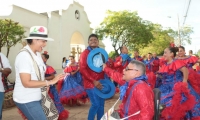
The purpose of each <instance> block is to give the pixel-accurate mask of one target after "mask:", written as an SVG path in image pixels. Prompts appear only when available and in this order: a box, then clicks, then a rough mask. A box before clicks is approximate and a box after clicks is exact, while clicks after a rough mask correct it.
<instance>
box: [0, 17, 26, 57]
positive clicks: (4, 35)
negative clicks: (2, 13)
mask: <svg viewBox="0 0 200 120" xmlns="http://www.w3.org/2000/svg"><path fill="white" fill-rule="evenodd" d="M24 33H25V30H24V28H23V27H22V26H21V25H19V23H18V22H14V21H12V20H8V19H5V20H3V19H0V52H1V48H2V47H6V48H7V54H6V56H7V57H8V55H9V52H10V48H11V47H12V46H15V45H16V44H17V43H19V42H21V41H22V39H23V38H24V37H25V36H24Z"/></svg>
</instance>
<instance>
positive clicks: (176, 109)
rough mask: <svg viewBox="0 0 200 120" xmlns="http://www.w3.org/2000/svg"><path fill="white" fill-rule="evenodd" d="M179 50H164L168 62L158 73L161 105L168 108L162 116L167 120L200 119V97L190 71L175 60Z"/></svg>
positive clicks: (171, 48)
mask: <svg viewBox="0 0 200 120" xmlns="http://www.w3.org/2000/svg"><path fill="white" fill-rule="evenodd" d="M177 51H178V49H177V48H174V47H169V48H166V49H165V50H164V55H163V58H164V60H165V61H166V62H165V64H163V65H162V66H161V68H160V70H159V71H158V76H157V81H158V84H157V87H158V88H159V89H160V91H161V104H165V105H166V108H165V109H164V110H163V111H162V113H161V116H162V117H163V118H165V119H172V120H180V119H200V111H199V108H200V104H199V101H198V100H199V99H200V97H199V95H198V94H197V93H196V92H195V91H194V89H193V88H192V87H191V85H190V83H189V82H188V81H187V80H188V69H187V68H186V67H185V63H184V62H182V61H181V60H175V59H174V58H175V57H176V52H177Z"/></svg>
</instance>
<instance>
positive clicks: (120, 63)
mask: <svg viewBox="0 0 200 120" xmlns="http://www.w3.org/2000/svg"><path fill="white" fill-rule="evenodd" d="M130 61H131V57H130V56H129V55H128V54H123V53H121V54H120V56H118V57H117V58H116V59H115V62H114V67H113V69H115V70H116V71H118V72H119V73H121V74H122V73H123V70H124V69H125V68H126V66H127V65H128V64H129V62H130ZM114 84H115V86H117V83H116V82H115V81H114ZM118 92H119V89H118V88H116V93H118Z"/></svg>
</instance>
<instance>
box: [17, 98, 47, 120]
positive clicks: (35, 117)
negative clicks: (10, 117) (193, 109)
mask: <svg viewBox="0 0 200 120" xmlns="http://www.w3.org/2000/svg"><path fill="white" fill-rule="evenodd" d="M15 104H16V105H17V107H18V108H19V109H20V110H21V111H22V113H23V114H24V115H25V116H26V117H27V119H28V120H47V118H46V115H45V113H44V111H43V109H42V105H41V101H33V102H29V103H17V102H15Z"/></svg>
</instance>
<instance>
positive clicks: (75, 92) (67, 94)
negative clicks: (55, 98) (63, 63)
mask: <svg viewBox="0 0 200 120" xmlns="http://www.w3.org/2000/svg"><path fill="white" fill-rule="evenodd" d="M64 72H65V73H67V75H66V77H65V79H64V81H63V83H62V84H59V83H60V82H61V81H60V82H59V83H58V85H59V86H58V89H60V93H59V95H60V100H61V102H62V103H64V104H69V105H70V106H72V105H73V104H77V105H80V103H79V101H81V102H83V103H85V102H86V101H87V93H86V92H85V90H84V88H83V86H82V76H81V74H80V72H79V66H78V65H77V63H76V61H75V59H74V56H69V63H68V65H67V67H66V68H65V70H64Z"/></svg>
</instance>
